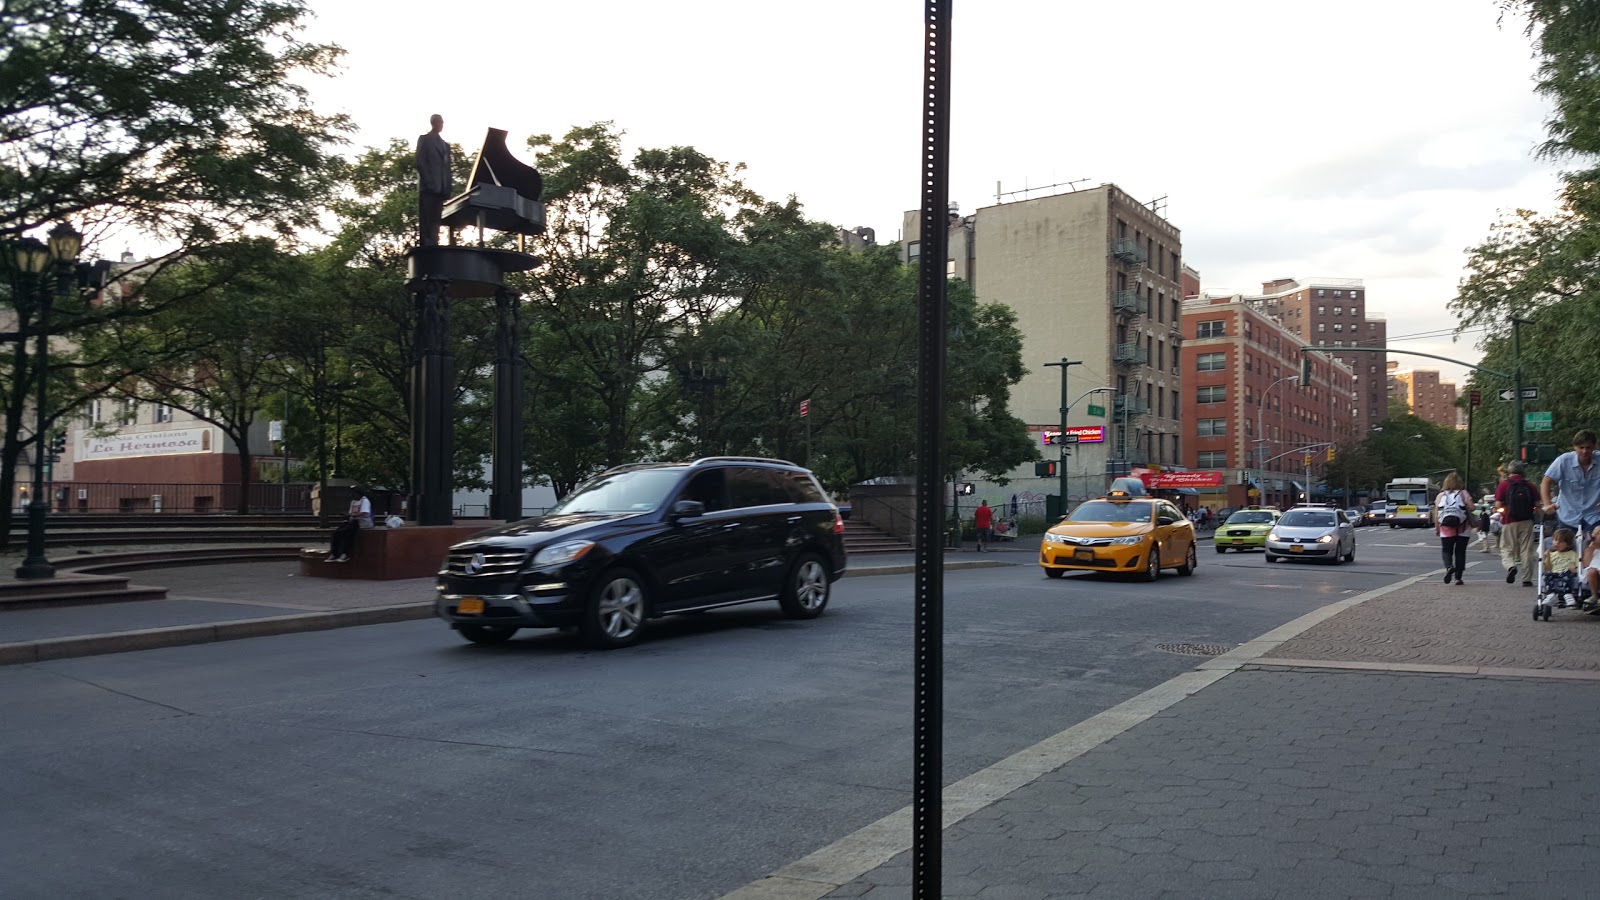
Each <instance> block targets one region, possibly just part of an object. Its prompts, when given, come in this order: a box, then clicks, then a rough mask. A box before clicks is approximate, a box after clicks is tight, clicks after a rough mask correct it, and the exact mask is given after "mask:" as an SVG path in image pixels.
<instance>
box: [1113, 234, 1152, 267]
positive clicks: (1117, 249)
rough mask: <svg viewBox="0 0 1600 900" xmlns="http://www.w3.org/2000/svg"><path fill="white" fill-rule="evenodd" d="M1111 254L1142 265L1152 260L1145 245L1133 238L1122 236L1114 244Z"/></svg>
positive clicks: (1123, 260) (1124, 260)
mask: <svg viewBox="0 0 1600 900" xmlns="http://www.w3.org/2000/svg"><path fill="white" fill-rule="evenodd" d="M1111 255H1112V256H1114V257H1116V258H1117V259H1118V260H1120V261H1122V262H1125V263H1133V264H1135V265H1140V266H1142V265H1144V264H1145V263H1147V262H1149V261H1150V255H1149V253H1148V252H1146V251H1145V249H1144V245H1143V244H1141V243H1139V242H1138V241H1136V240H1134V239H1133V238H1122V239H1120V240H1118V241H1117V242H1116V243H1114V244H1112V245H1111Z"/></svg>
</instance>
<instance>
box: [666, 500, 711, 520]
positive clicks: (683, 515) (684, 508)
mask: <svg viewBox="0 0 1600 900" xmlns="http://www.w3.org/2000/svg"><path fill="white" fill-rule="evenodd" d="M705 514H706V505H705V504H704V503H701V502H700V501H699V500H679V501H677V502H676V503H674V504H672V513H671V518H672V519H674V520H676V519H689V518H693V517H695V516H703V515H705Z"/></svg>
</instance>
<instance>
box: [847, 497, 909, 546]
mask: <svg viewBox="0 0 1600 900" xmlns="http://www.w3.org/2000/svg"><path fill="white" fill-rule="evenodd" d="M869 503H871V504H876V505H875V506H873V507H872V509H873V510H874V512H873V513H872V515H871V516H868V515H867V514H866V512H867V504H869ZM850 509H851V512H850V518H851V519H853V520H856V521H860V522H867V523H868V524H870V525H872V526H873V527H874V528H877V529H878V530H880V531H884V532H887V533H888V534H890V535H893V536H894V537H897V538H900V539H901V540H910V539H911V537H912V536H913V535H915V534H916V532H917V519H916V517H915V516H913V515H911V514H910V513H908V512H904V511H902V510H899V509H896V508H895V507H894V504H892V503H889V502H888V501H886V500H884V499H883V498H882V497H872V496H867V495H864V494H863V495H859V496H852V497H851V498H850ZM879 509H882V510H883V511H884V512H885V513H887V514H888V524H887V525H886V524H884V522H883V519H881V518H879V517H878V514H877V510H879Z"/></svg>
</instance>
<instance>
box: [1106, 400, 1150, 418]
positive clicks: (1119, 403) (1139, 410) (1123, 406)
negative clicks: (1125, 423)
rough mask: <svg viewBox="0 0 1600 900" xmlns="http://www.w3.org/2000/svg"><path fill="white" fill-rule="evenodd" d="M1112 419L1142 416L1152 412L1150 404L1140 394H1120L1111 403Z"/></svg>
mask: <svg viewBox="0 0 1600 900" xmlns="http://www.w3.org/2000/svg"><path fill="white" fill-rule="evenodd" d="M1111 406H1112V409H1111V413H1112V417H1113V418H1118V419H1120V418H1123V417H1124V416H1130V417H1131V416H1142V415H1144V414H1145V413H1147V412H1149V411H1150V404H1149V403H1147V402H1146V401H1145V399H1144V398H1143V397H1141V396H1139V395H1138V394H1118V395H1117V396H1116V397H1115V398H1114V399H1113V400H1112V403H1111Z"/></svg>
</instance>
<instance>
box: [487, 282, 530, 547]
mask: <svg viewBox="0 0 1600 900" xmlns="http://www.w3.org/2000/svg"><path fill="white" fill-rule="evenodd" d="M494 308H495V330H494V346H495V356H494V426H493V427H494V430H493V447H494V473H493V478H492V485H491V493H490V495H489V515H490V517H491V518H495V519H502V520H504V521H507V522H512V521H516V520H517V519H520V518H522V367H523V364H522V298H520V297H518V296H517V294H516V293H514V292H513V291H510V290H508V289H506V288H503V287H502V288H499V289H498V290H496V291H495V295H494Z"/></svg>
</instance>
